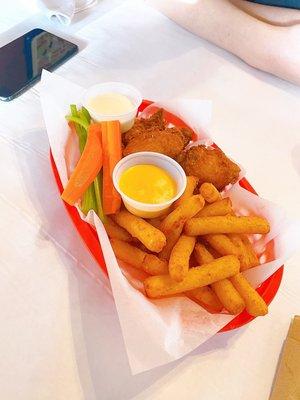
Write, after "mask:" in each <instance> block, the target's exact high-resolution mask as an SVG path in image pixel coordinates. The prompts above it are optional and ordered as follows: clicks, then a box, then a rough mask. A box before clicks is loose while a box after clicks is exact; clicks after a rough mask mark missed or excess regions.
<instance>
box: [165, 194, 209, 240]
mask: <svg viewBox="0 0 300 400" xmlns="http://www.w3.org/2000/svg"><path fill="white" fill-rule="evenodd" d="M203 206H204V199H203V197H202V196H201V195H200V194H196V195H194V196H191V197H189V198H188V199H186V200H184V201H183V202H182V203H181V204H180V206H178V207H177V208H175V210H174V211H172V212H171V213H170V214H169V215H167V216H166V218H165V219H164V220H163V221H162V223H161V230H162V232H164V233H165V234H168V233H170V232H171V231H172V230H173V229H175V228H177V227H178V226H180V225H182V224H184V223H185V222H186V221H187V220H188V219H190V218H192V217H193V216H194V215H196V214H197V213H198V212H199V211H200V210H201V208H203Z"/></svg>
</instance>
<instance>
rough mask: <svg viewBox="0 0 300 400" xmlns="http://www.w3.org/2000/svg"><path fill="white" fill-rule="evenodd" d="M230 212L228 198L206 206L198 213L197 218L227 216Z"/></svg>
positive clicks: (230, 207)
mask: <svg viewBox="0 0 300 400" xmlns="http://www.w3.org/2000/svg"><path fill="white" fill-rule="evenodd" d="M231 212H232V205H231V200H230V198H229V197H226V198H225V199H222V200H218V201H215V202H214V203H212V204H207V205H206V206H204V207H203V208H202V210H200V211H199V212H198V214H197V215H196V216H195V218H197V217H214V216H218V215H227V214H230V213H231Z"/></svg>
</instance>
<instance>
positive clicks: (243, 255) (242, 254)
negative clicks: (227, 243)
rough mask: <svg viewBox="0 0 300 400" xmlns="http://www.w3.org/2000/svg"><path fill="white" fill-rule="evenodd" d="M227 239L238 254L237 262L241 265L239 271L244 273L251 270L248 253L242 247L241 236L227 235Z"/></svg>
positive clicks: (244, 247) (243, 246) (235, 234)
mask: <svg viewBox="0 0 300 400" xmlns="http://www.w3.org/2000/svg"><path fill="white" fill-rule="evenodd" d="M228 237H229V239H230V240H231V241H232V243H233V244H234V245H235V247H236V248H237V250H238V252H239V256H238V257H239V260H240V263H241V271H246V269H249V268H251V261H250V258H249V253H248V250H247V248H246V246H245V245H244V243H243V241H242V238H241V235H238V234H237V233H229V234H228Z"/></svg>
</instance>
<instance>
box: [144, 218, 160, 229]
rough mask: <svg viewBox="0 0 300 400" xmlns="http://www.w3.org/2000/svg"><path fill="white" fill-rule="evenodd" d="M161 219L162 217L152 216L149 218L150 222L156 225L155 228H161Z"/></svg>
mask: <svg viewBox="0 0 300 400" xmlns="http://www.w3.org/2000/svg"><path fill="white" fill-rule="evenodd" d="M161 221H162V220H161V219H160V218H150V219H147V222H149V224H151V225H152V226H154V227H155V228H157V229H159V228H160V225H161Z"/></svg>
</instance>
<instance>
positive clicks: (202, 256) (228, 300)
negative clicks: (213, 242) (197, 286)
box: [195, 243, 245, 315]
mask: <svg viewBox="0 0 300 400" xmlns="http://www.w3.org/2000/svg"><path fill="white" fill-rule="evenodd" d="M195 256H196V259H197V261H198V262H199V264H200V265H202V264H205V263H209V262H212V261H213V260H214V257H213V256H212V254H211V253H210V252H209V251H208V250H207V249H206V247H205V246H204V245H203V244H201V243H197V244H196V246H195ZM211 287H212V290H213V291H214V293H215V294H216V296H217V297H218V299H219V300H220V302H221V303H222V304H223V306H224V308H225V309H226V310H227V311H228V312H229V313H230V314H233V315H237V314H239V313H241V312H242V311H243V309H244V308H245V302H244V300H243V299H242V297H241V296H240V295H239V293H238V291H237V290H236V289H235V287H234V286H233V284H232V283H231V282H230V280H229V279H222V280H220V281H218V282H214V283H212V284H211Z"/></svg>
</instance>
